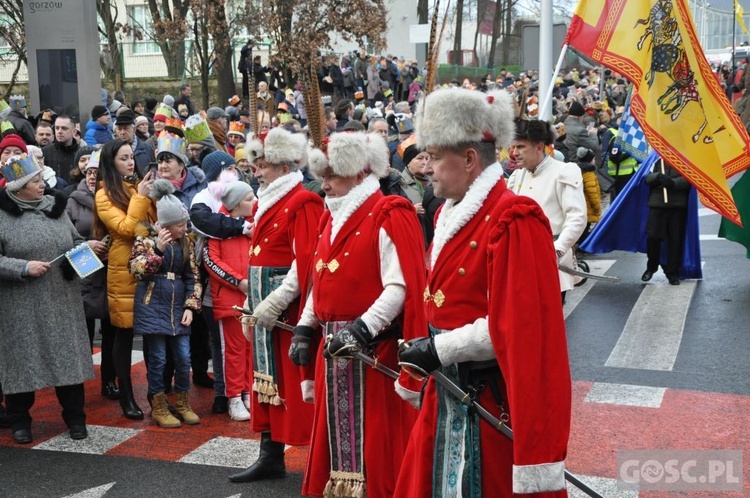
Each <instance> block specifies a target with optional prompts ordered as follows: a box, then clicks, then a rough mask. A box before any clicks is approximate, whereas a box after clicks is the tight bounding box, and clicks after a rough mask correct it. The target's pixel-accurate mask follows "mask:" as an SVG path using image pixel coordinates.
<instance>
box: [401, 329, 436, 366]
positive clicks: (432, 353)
mask: <svg viewBox="0 0 750 498" xmlns="http://www.w3.org/2000/svg"><path fill="white" fill-rule="evenodd" d="M407 345H408V347H404V348H402V349H401V350H400V351H399V352H398V361H399V363H410V364H412V365H415V366H417V367H419V368H421V369H422V370H424V371H425V372H427V373H430V372H433V371H435V370H437V369H438V368H440V365H441V363H440V358H439V357H438V354H437V349H436V348H435V339H434V338H432V337H420V338H419V339H412V340H411V341H409V342H408V343H407Z"/></svg>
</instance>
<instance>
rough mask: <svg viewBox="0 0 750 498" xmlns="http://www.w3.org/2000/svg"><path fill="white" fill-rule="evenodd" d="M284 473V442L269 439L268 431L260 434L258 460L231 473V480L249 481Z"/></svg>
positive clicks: (278, 475)
mask: <svg viewBox="0 0 750 498" xmlns="http://www.w3.org/2000/svg"><path fill="white" fill-rule="evenodd" d="M285 475H286V466H285V465H284V443H277V442H276V441H272V440H271V433H270V432H263V433H261V435H260V455H259V456H258V460H256V462H255V463H254V464H252V465H251V466H249V467H248V468H246V469H245V470H243V471H242V472H240V473H239V474H232V475H231V476H229V480H230V481H232V482H251V481H260V480H262V479H278V478H280V477H284V476H285Z"/></svg>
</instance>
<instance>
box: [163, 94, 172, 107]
mask: <svg viewBox="0 0 750 498" xmlns="http://www.w3.org/2000/svg"><path fill="white" fill-rule="evenodd" d="M161 102H162V104H166V105H168V106H169V107H174V97H172V96H171V95H169V94H166V95H165V96H164V98H163V99H161Z"/></svg>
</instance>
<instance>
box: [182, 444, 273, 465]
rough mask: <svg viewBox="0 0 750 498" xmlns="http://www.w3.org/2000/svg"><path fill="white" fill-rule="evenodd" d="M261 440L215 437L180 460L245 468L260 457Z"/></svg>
mask: <svg viewBox="0 0 750 498" xmlns="http://www.w3.org/2000/svg"><path fill="white" fill-rule="evenodd" d="M259 452H260V441H256V440H253V439H239V438H231V437H215V438H213V439H211V440H210V441H207V442H206V443H204V444H202V445H201V446H199V447H198V448H196V449H195V450H193V451H191V452H190V453H188V454H187V455H185V456H184V457H182V458H181V459H180V460H179V461H180V462H181V463H196V464H199V465H213V466H217V467H235V468H238V469H244V468H246V467H249V466H250V465H251V464H252V463H253V462H255V460H257V459H258V454H259Z"/></svg>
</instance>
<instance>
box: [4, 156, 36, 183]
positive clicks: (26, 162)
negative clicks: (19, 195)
mask: <svg viewBox="0 0 750 498" xmlns="http://www.w3.org/2000/svg"><path fill="white" fill-rule="evenodd" d="M41 172H42V168H41V167H40V166H39V165H38V164H37V163H36V161H35V160H34V158H33V157H31V156H30V155H28V154H21V155H20V156H11V157H10V158H9V159H8V160H7V161H6V162H5V164H3V165H2V166H0V173H2V175H3V176H4V177H5V180H6V181H7V184H6V185H5V188H7V189H8V191H9V192H17V191H19V190H21V189H22V188H23V187H24V186H25V185H26V184H27V183H29V182H30V181H31V179H32V178H34V177H35V176H36V175H38V174H39V173H41Z"/></svg>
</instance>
